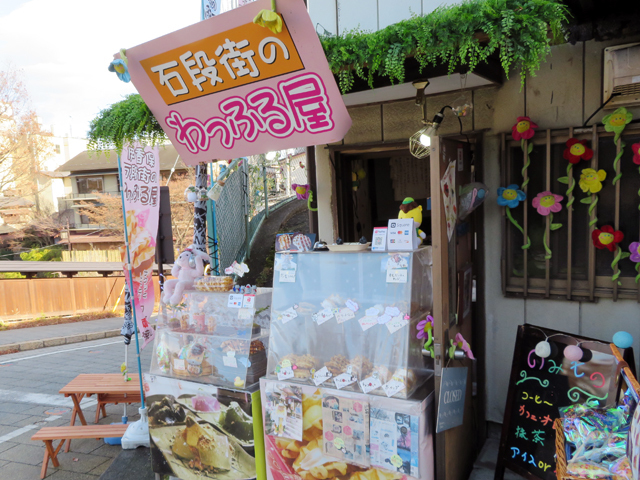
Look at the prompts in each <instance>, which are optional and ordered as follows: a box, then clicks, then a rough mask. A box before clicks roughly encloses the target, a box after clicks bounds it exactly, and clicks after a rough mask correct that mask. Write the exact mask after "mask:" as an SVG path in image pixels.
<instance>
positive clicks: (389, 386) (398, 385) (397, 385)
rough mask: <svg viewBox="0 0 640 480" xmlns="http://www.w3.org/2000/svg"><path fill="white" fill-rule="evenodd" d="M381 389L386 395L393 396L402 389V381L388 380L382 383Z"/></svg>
mask: <svg viewBox="0 0 640 480" xmlns="http://www.w3.org/2000/svg"><path fill="white" fill-rule="evenodd" d="M382 389H383V390H384V393H386V394H387V397H393V396H394V395H395V394H396V393H398V392H399V391H401V390H404V383H402V382H399V381H398V380H389V381H388V382H387V383H385V384H384V385H382Z"/></svg>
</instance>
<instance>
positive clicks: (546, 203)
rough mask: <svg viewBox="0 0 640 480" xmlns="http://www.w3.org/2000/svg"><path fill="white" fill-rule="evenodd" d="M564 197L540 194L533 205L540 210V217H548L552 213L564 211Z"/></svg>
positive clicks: (549, 193)
mask: <svg viewBox="0 0 640 480" xmlns="http://www.w3.org/2000/svg"><path fill="white" fill-rule="evenodd" d="M563 198H564V197H563V196H562V195H556V194H555V193H551V192H540V193H539V194H538V195H537V196H536V197H535V198H534V199H533V200H531V205H533V208H535V209H536V210H538V213H539V214H540V215H544V216H547V215H549V214H550V213H552V212H553V213H558V212H559V211H560V210H562V205H560V202H561V201H562V200H563Z"/></svg>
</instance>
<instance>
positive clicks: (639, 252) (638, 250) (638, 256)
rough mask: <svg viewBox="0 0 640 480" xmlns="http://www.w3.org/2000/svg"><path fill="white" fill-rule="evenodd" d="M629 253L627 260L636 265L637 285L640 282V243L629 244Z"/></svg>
mask: <svg viewBox="0 0 640 480" xmlns="http://www.w3.org/2000/svg"><path fill="white" fill-rule="evenodd" d="M629 251H630V252H631V257H629V260H631V261H632V262H634V263H635V264H636V272H638V275H636V283H638V282H639V281H640V242H631V245H629Z"/></svg>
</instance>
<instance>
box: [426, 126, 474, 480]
mask: <svg viewBox="0 0 640 480" xmlns="http://www.w3.org/2000/svg"><path fill="white" fill-rule="evenodd" d="M478 150H480V149H478ZM471 152H472V144H470V143H468V142H466V141H460V140H458V139H449V138H443V137H433V138H432V146H431V158H430V170H431V173H430V177H431V180H430V183H431V209H432V210H431V221H432V224H431V228H432V244H433V280H434V281H433V310H434V311H433V317H434V339H435V342H434V343H435V347H436V349H435V357H436V358H435V360H434V369H435V390H436V391H435V398H436V412H437V410H438V407H439V405H438V403H437V402H438V399H439V396H440V389H441V378H442V374H443V371H444V369H445V368H448V367H467V382H466V391H465V403H464V417H463V418H464V419H463V424H462V425H460V426H457V427H453V428H451V429H448V430H445V431H443V432H441V433H437V434H436V442H435V443H436V447H435V449H436V451H435V458H436V478H437V480H465V479H467V478H468V477H469V474H470V473H471V470H472V468H473V462H474V460H475V458H476V457H477V454H478V452H479V449H480V448H481V446H482V444H483V443H484V438H485V432H484V425H485V422H484V414H483V412H484V404H483V402H482V400H481V399H482V398H483V397H484V395H483V391H482V388H480V389H478V388H477V386H478V384H479V383H480V384H481V382H479V381H478V363H477V362H474V361H472V360H470V359H468V358H461V359H457V358H453V359H450V358H449V354H448V350H449V346H450V340H454V342H455V338H456V334H458V333H460V334H462V336H463V337H464V338H465V339H466V340H467V341H468V342H469V343H470V344H471V346H472V347H473V350H474V355H475V356H476V357H478V356H480V355H482V354H483V352H482V351H481V343H484V342H482V340H481V336H482V335H483V333H482V332H483V330H484V328H483V327H482V324H483V323H484V322H483V316H482V315H476V311H478V312H480V309H479V308H478V305H479V303H472V302H471V299H470V298H468V296H469V295H472V291H473V282H471V284H470V278H469V275H470V274H469V273H468V270H469V267H470V268H471V271H472V275H473V277H475V278H476V282H475V283H476V286H477V288H476V290H477V291H478V292H481V291H482V289H481V288H479V287H480V284H481V283H482V267H483V265H482V255H481V252H482V251H483V249H482V244H481V243H479V242H478V240H479V239H481V233H482V232H481V229H482V227H481V225H482V222H481V219H480V221H479V220H478V218H476V217H477V215H478V214H477V213H476V212H474V213H473V214H472V215H471V216H470V217H468V218H467V219H466V220H465V222H458V223H457V224H456V222H455V221H453V222H450V223H451V225H452V227H453V232H452V233H451V235H450V236H449V235H448V233H447V218H446V215H445V194H444V193H443V189H442V186H441V180H442V178H443V176H444V175H445V173H446V171H447V169H448V168H449V165H450V164H451V162H455V167H454V168H453V172H452V173H453V175H452V176H453V177H454V178H455V186H453V185H452V184H449V185H448V189H447V192H446V194H447V195H451V194H452V192H454V191H455V193H456V194H458V192H459V189H460V187H461V186H463V185H465V184H467V183H470V182H471V181H472V180H473V176H474V171H475V175H478V174H479V172H478V169H477V167H478V165H473V163H472V154H471ZM474 162H475V163H476V164H477V163H478V162H479V159H474ZM476 180H478V179H476ZM458 204H459V203H458ZM479 210H480V214H481V209H479ZM450 220H451V219H449V221H450ZM478 230H480V232H478ZM465 278H466V279H467V281H466V282H465ZM465 284H466V285H465ZM474 323H480V325H474ZM474 330H479V332H478V333H479V334H477V336H476V338H474V335H473V333H474ZM481 358H483V357H481ZM480 370H481V369H480ZM482 376H483V375H480V378H482ZM478 391H479V392H480V394H478V393H479V392H478Z"/></svg>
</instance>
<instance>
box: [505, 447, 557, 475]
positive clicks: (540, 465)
mask: <svg viewBox="0 0 640 480" xmlns="http://www.w3.org/2000/svg"><path fill="white" fill-rule="evenodd" d="M511 451H512V452H513V456H512V457H511V458H516V457H522V460H523V461H524V462H525V463H529V464H531V465H533V466H534V467H538V468H539V469H540V470H542V471H543V472H546V471H547V469H548V468H549V467H551V465H549V464H548V463H545V462H543V461H542V460H540V461H539V462H536V460H535V458H533V455H531V454H530V453H527V452H524V453H523V454H522V455H520V449H519V448H517V447H511ZM527 458H529V461H527Z"/></svg>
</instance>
